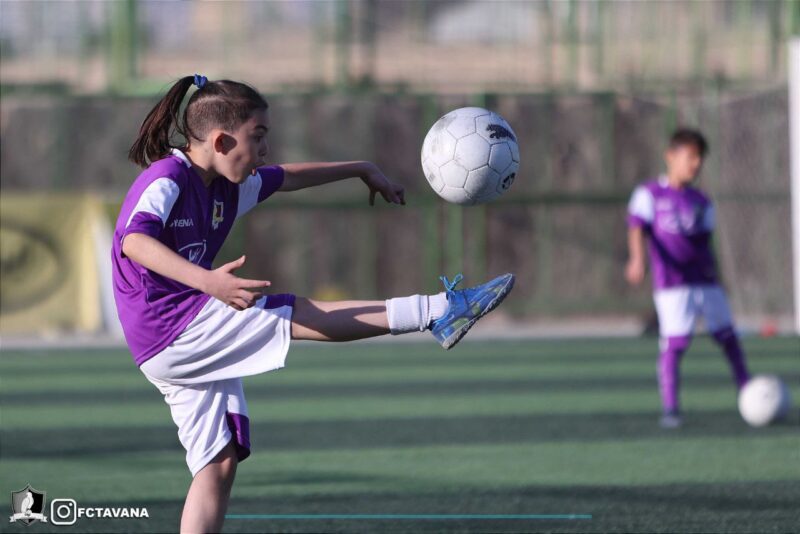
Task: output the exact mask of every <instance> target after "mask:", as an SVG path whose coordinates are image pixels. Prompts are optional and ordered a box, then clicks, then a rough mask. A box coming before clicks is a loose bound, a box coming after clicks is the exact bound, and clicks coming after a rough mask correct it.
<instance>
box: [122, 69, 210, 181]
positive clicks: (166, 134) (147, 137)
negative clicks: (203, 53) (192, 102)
mask: <svg viewBox="0 0 800 534" xmlns="http://www.w3.org/2000/svg"><path fill="white" fill-rule="evenodd" d="M193 83H194V77H193V76H184V77H183V78H181V79H180V80H178V81H177V82H176V83H175V85H173V86H172V88H171V89H170V90H169V92H168V93H167V94H166V96H164V98H162V99H161V101H160V102H159V103H158V104H156V106H155V107H154V108H153V109H152V110H150V113H148V114H147V117H145V119H144V122H142V126H141V128H139V135H138V136H137V137H136V141H134V143H133V146H131V149H130V151H129V152H128V159H129V160H130V161H132V162H133V163H135V164H137V165H139V166H140V167H147V165H148V164H149V163H152V162H153V161H155V160H157V159H161V158H163V157H165V156H166V155H167V154H169V151H170V149H171V148H172V145H171V144H170V132H171V130H172V127H173V125H174V126H175V128H176V130H177V131H178V132H179V133H183V128H182V127H181V125H180V124H179V121H178V111H179V110H180V107H181V102H183V99H184V97H185V96H186V93H187V92H188V91H189V88H190V87H191V86H192V84H193Z"/></svg>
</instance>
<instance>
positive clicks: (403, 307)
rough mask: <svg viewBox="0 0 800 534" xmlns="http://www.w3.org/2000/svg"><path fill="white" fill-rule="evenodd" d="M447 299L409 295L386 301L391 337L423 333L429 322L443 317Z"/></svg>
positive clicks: (441, 295) (440, 294)
mask: <svg viewBox="0 0 800 534" xmlns="http://www.w3.org/2000/svg"><path fill="white" fill-rule="evenodd" d="M445 310H447V297H445V294H444V293H439V294H438V295H433V296H428V295H411V296H410V297H398V298H393V299H388V300H387V301H386V315H387V317H388V319H389V330H391V332H392V335H397V334H407V333H408V332H423V331H425V330H427V329H428V327H429V326H430V324H431V322H432V321H434V320H436V319H438V318H439V317H441V316H442V315H444V312H445Z"/></svg>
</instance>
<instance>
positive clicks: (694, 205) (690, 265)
mask: <svg viewBox="0 0 800 534" xmlns="http://www.w3.org/2000/svg"><path fill="white" fill-rule="evenodd" d="M628 225H629V226H639V227H641V228H642V229H643V230H644V231H645V233H646V234H647V236H648V237H649V238H650V239H649V243H648V248H649V250H650V264H651V269H652V273H653V286H654V288H655V289H665V288H669V287H675V286H682V285H690V284H714V283H717V268H716V262H715V261H714V254H713V253H712V251H711V232H712V230H713V229H714V207H713V206H712V205H711V201H710V200H709V199H708V197H706V196H705V195H704V194H703V193H702V192H701V191H700V190H698V189H695V188H694V187H685V188H683V189H674V188H672V187H670V186H669V185H668V184H667V179H666V177H665V176H662V177H660V178H659V179H657V180H652V181H650V182H646V183H644V184H642V185H640V186H639V187H637V188H636V189H635V190H634V192H633V195H632V196H631V200H630V203H629V204H628Z"/></svg>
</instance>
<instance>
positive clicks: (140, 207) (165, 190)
mask: <svg viewBox="0 0 800 534" xmlns="http://www.w3.org/2000/svg"><path fill="white" fill-rule="evenodd" d="M180 192H181V189H180V187H178V184H176V183H175V181H174V180H172V179H170V178H166V177H165V178H156V179H155V180H153V182H152V183H151V184H150V185H148V186H147V188H146V189H145V190H144V191H143V192H142V195H141V196H140V197H139V202H137V203H136V206H135V207H134V208H133V211H131V215H130V217H128V222H126V223H125V228H127V227H128V225H130V224H131V220H133V216H134V215H136V214H137V213H142V212H146V213H152V214H153V215H155V216H156V217H158V218H159V219H161V224H164V225H166V224H167V218H168V217H169V214H170V212H171V211H172V206H174V205H175V201H176V200H178V195H179V194H180Z"/></svg>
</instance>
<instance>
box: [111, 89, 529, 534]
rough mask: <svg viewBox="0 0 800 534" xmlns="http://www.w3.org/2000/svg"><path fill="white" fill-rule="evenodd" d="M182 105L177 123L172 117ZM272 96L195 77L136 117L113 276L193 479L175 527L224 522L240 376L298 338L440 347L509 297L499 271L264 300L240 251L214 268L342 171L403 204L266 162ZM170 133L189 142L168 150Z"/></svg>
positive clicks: (244, 424)
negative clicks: (358, 185) (368, 294)
mask: <svg viewBox="0 0 800 534" xmlns="http://www.w3.org/2000/svg"><path fill="white" fill-rule="evenodd" d="M192 85H196V86H197V90H196V91H195V92H194V94H192V96H191V98H189V101H188V103H187V104H186V107H185V109H184V112H183V114H182V116H181V117H180V118H179V116H178V114H179V109H180V106H181V102H182V101H183V99H184V97H185V95H186V93H187V92H188V91H189V89H190V88H191V87H192ZM267 108H268V106H267V102H266V101H265V100H264V98H263V97H262V96H261V95H260V94H258V92H256V91H255V90H254V89H252V88H251V87H249V86H247V85H245V84H242V83H238V82H233V81H229V80H219V81H213V82H212V81H208V80H207V79H206V78H205V77H203V76H199V75H195V76H193V77H192V76H187V77H184V78H181V79H180V80H178V82H176V83H175V85H174V86H173V87H172V88H171V89H170V90H169V92H168V93H167V94H166V96H165V97H164V98H163V99H162V100H161V101H160V102H159V103H158V104H157V105H156V106H155V107H154V108H153V109H152V111H150V113H149V114H148V115H147V117H146V118H145V120H144V122H143V123H142V126H141V129H140V131H139V136H138V138H137V139H136V141H135V142H134V144H133V146H132V147H131V150H130V153H129V157H130V159H131V161H133V162H134V163H136V164H138V165H140V166H142V167H146V169H145V170H144V171H143V172H142V173H141V174H140V175H139V176H138V178H137V179H136V181H135V182H134V183H133V185H132V186H131V188H130V190H129V191H128V194H127V195H126V197H125V201H124V203H123V205H122V209H121V211H120V214H119V218H118V219H117V224H116V229H115V233H114V245H113V282H114V297H115V300H116V304H117V312H118V314H119V318H120V321H121V323H122V327H123V331H124V333H125V339H126V341H127V343H128V346H129V347H130V350H131V353H132V354H133V357H134V360H135V361H136V364H137V365H138V366H139V368H140V369H141V371H142V372H143V373H144V375H145V377H146V378H147V379H148V380H149V381H150V382H152V383H153V384H154V385H155V386H156V387H157V388H158V389H159V390H160V391H161V393H162V394H163V395H164V398H165V401H166V403H167V404H168V405H169V407H170V411H171V413H172V417H173V419H174V421H175V424H176V425H177V426H178V436H179V438H180V441H181V443H182V444H183V446H184V448H185V449H186V462H187V464H188V466H189V470H190V471H191V473H192V476H193V480H192V483H191V485H190V487H189V492H188V495H187V496H186V502H185V505H184V508H183V514H182V516H181V531H183V532H218V531H219V530H220V529H221V527H222V522H223V519H224V516H225V510H226V508H227V504H228V499H229V497H230V491H231V486H232V484H233V479H234V476H235V474H236V466H237V464H238V462H240V461H242V460H244V459H245V458H247V457H248V456H249V455H250V443H249V419H248V417H247V414H248V412H247V404H246V402H245V398H244V393H243V390H242V377H244V376H249V375H253V374H257V373H264V372H267V371H272V370H275V369H280V368H281V367H283V366H284V363H285V360H286V353H287V351H288V349H289V344H290V340H292V339H310V340H317V341H349V340H354V339H362V338H368V337H373V336H380V335H384V334H389V333H391V334H403V333H407V332H415V331H423V330H431V332H432V333H433V335H434V337H435V338H436V339H437V340H438V341H439V342H440V343H441V344H442V346H443V347H444V348H445V349H449V348H451V347H452V346H453V345H455V344H456V343H458V341H459V340H460V339H461V337H463V336H464V334H466V333H467V331H468V330H469V329H470V328H471V327H472V325H473V324H474V323H475V322H476V321H477V320H478V319H479V318H481V317H482V316H483V315H485V314H486V313H488V312H489V311H491V310H492V309H494V308H495V307H496V306H497V305H498V304H499V303H500V302H501V301H502V300H503V299H504V298H505V297H506V295H507V294H508V293H509V291H510V290H511V288H512V286H513V284H514V276H513V275H511V274H506V275H503V276H500V277H498V278H495V279H494V280H492V281H490V282H488V283H486V284H483V285H481V286H478V287H475V288H471V289H462V290H455V285H456V284H457V283H458V282H459V281H460V280H461V276H460V275H459V276H457V277H456V278H455V279H454V280H453V282H452V283H451V282H449V281H448V280H447V278H445V277H442V281H443V282H444V284H445V289H446V291H445V292H443V293H439V294H437V295H430V296H426V295H412V296H409V297H401V298H392V299H388V300H386V301H339V302H321V301H315V300H311V299H307V298H302V297H296V296H295V295H292V294H273V293H269V291H268V288H269V286H270V282H268V281H266V280H248V279H243V278H240V277H238V276H236V275H235V274H234V271H235V270H236V269H238V268H239V267H241V266H242V265H243V264H244V261H245V258H244V256H242V257H241V258H239V259H238V260H236V261H233V262H231V263H228V264H225V265H222V266H221V267H218V268H216V269H213V268H212V267H211V265H212V262H213V260H214V257H215V256H216V255H217V253H218V252H219V250H220V247H221V246H222V243H223V241H224V240H225V237H226V236H227V235H228V233H229V231H230V229H231V226H232V225H233V222H234V221H235V220H236V219H238V218H239V217H242V216H243V215H244V214H245V213H247V211H249V210H250V209H252V208H253V207H254V206H255V205H256V204H257V203H259V202H262V201H264V200H266V199H267V198H268V197H269V196H270V195H272V194H273V193H275V192H278V191H296V190H298V189H303V188H306V187H312V186H315V185H320V184H324V183H328V182H333V181H336V180H343V179H345V178H350V177H358V178H360V179H361V180H362V181H363V182H364V184H365V185H366V186H367V188H368V189H369V195H370V196H369V199H370V204H373V203H374V199H375V196H376V195H377V194H380V195H381V196H382V197H383V198H384V200H386V201H387V202H390V203H394V204H405V201H404V195H403V187H402V186H400V185H399V184H396V183H394V182H391V181H390V180H389V179H387V178H386V177H385V176H384V175H383V173H382V172H381V171H380V170H379V169H378V168H377V167H376V166H375V165H373V164H372V163H369V162H365V161H352V162H341V163H291V164H285V165H276V166H265V161H266V158H267V154H268V146H267V133H268V131H269V129H270V125H269V117H268V114H267ZM173 129H174V130H175V131H177V132H178V133H179V134H181V135H182V136H183V137H184V138H185V140H186V143H185V145H183V146H182V147H180V148H176V147H173V146H172V145H171V143H170V138H171V133H172V131H173Z"/></svg>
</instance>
